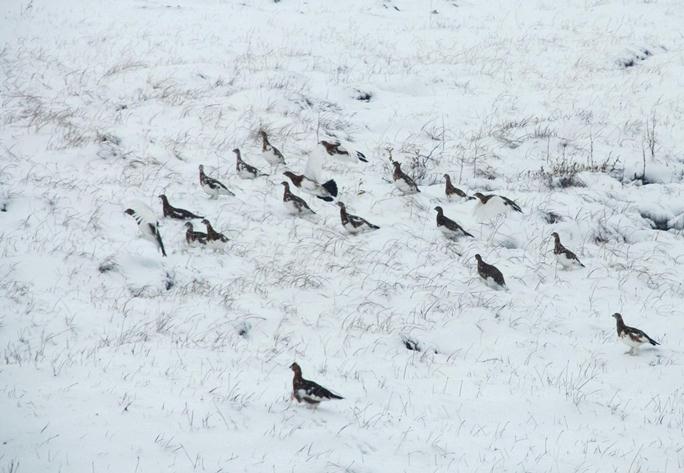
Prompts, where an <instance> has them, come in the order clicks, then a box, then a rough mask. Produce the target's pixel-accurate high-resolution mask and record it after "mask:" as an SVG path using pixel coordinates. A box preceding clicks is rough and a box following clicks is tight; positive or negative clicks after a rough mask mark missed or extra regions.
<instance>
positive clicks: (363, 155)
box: [356, 151, 368, 163]
mask: <svg viewBox="0 0 684 473" xmlns="http://www.w3.org/2000/svg"><path fill="white" fill-rule="evenodd" d="M356 157H357V158H359V161H363V162H364V163H367V162H368V160H367V159H366V155H365V154H363V153H362V152H361V151H357V152H356Z"/></svg>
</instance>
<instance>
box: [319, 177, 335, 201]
mask: <svg viewBox="0 0 684 473" xmlns="http://www.w3.org/2000/svg"><path fill="white" fill-rule="evenodd" d="M321 186H323V188H324V189H325V190H327V191H328V192H330V195H332V196H333V197H337V183H336V182H335V181H334V180H333V179H330V180H329V181H327V182H324V183H323V184H321ZM323 200H325V199H323ZM331 200H332V199H331ZM328 202H330V201H328Z"/></svg>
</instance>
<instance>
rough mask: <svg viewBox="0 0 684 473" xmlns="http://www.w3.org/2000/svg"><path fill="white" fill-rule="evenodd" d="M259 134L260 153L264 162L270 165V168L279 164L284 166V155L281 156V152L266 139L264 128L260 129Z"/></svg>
mask: <svg viewBox="0 0 684 473" xmlns="http://www.w3.org/2000/svg"><path fill="white" fill-rule="evenodd" d="M259 136H261V153H262V155H263V156H264V159H265V160H266V162H268V164H270V165H271V168H272V169H273V168H277V167H278V166H281V165H283V166H284V165H285V157H284V156H283V153H281V152H280V150H279V149H278V148H276V147H275V146H273V145H271V142H270V141H268V135H267V134H266V132H265V131H264V130H260V131H259Z"/></svg>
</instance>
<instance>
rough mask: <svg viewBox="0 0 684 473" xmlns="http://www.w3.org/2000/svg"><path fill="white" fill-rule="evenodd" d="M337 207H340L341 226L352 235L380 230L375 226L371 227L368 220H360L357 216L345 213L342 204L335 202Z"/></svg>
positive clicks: (345, 209) (345, 210)
mask: <svg viewBox="0 0 684 473" xmlns="http://www.w3.org/2000/svg"><path fill="white" fill-rule="evenodd" d="M337 205H338V206H339V207H340V219H341V220H342V226H343V227H344V229H345V230H347V231H348V232H349V233H351V234H352V235H356V234H357V233H362V232H367V231H371V230H378V229H380V227H378V226H377V225H373V224H372V223H370V222H369V221H368V220H366V219H364V218H361V217H359V216H358V215H352V214H350V213H347V208H346V207H345V205H344V204H343V203H342V202H337Z"/></svg>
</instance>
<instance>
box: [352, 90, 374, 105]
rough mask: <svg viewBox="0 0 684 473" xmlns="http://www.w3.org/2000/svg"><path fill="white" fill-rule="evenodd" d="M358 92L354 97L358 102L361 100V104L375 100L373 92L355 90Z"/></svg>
mask: <svg viewBox="0 0 684 473" xmlns="http://www.w3.org/2000/svg"><path fill="white" fill-rule="evenodd" d="M354 90H356V93H357V95H356V96H355V97H354V98H355V99H356V100H359V101H361V102H370V101H371V99H372V98H373V93H372V92H366V91H364V90H359V89H354Z"/></svg>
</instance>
